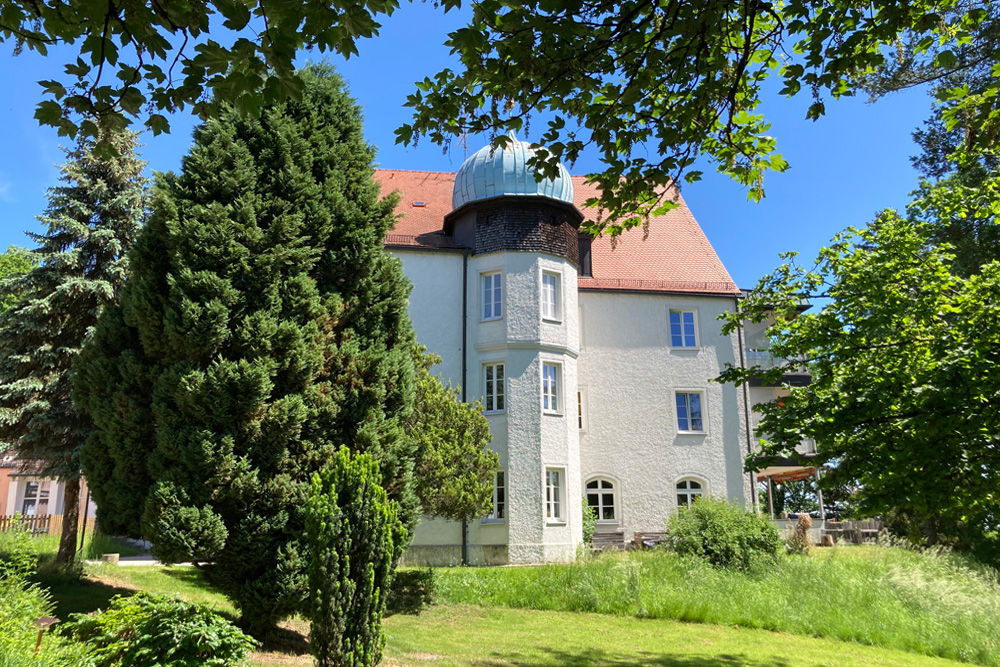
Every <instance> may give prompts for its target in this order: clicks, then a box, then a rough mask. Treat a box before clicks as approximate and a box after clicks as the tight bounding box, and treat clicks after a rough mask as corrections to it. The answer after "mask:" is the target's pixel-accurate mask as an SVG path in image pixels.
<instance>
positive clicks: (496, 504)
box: [483, 470, 507, 523]
mask: <svg viewBox="0 0 1000 667" xmlns="http://www.w3.org/2000/svg"><path fill="white" fill-rule="evenodd" d="M506 516H507V497H506V493H505V492H504V478H503V470H500V471H499V472H497V476H496V477H494V478H493V511H492V512H490V514H489V515H488V516H486V518H484V519H483V522H484V523H491V522H492V523H499V522H502V521H503V520H504V518H506Z"/></svg>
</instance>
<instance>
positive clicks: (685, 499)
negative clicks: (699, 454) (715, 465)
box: [677, 479, 703, 507]
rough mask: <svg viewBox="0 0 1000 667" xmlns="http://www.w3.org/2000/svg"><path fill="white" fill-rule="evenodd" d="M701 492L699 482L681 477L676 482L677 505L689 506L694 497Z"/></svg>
mask: <svg viewBox="0 0 1000 667" xmlns="http://www.w3.org/2000/svg"><path fill="white" fill-rule="evenodd" d="M702 493H703V489H702V485H701V482H699V481H697V480H694V479H682V480H681V481H679V482H677V507H690V506H691V503H693V502H694V501H695V498H700V497H701V495H702Z"/></svg>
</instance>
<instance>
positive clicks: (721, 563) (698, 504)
mask: <svg viewBox="0 0 1000 667" xmlns="http://www.w3.org/2000/svg"><path fill="white" fill-rule="evenodd" d="M667 533H668V536H667V545H668V547H669V548H670V549H672V550H673V551H675V552H677V553H678V554H681V555H689V556H697V557H699V558H704V559H705V560H707V561H708V562H710V563H712V564H713V565H716V566H718V567H725V568H731V569H735V570H743V571H746V570H752V569H755V568H757V567H760V566H766V565H768V564H773V563H775V562H777V560H778V554H779V553H780V552H781V548H782V542H781V536H780V535H779V534H778V528H777V527H776V526H775V525H774V524H773V523H772V522H771V521H768V520H767V519H765V518H764V517H762V516H759V515H758V514H756V513H754V512H753V510H750V509H747V508H745V507H743V506H741V505H736V504H733V503H729V502H728V501H725V500H718V499H715V498H699V499H698V500H696V501H695V502H694V504H692V505H691V506H690V507H682V508H681V509H680V511H678V512H677V514H675V515H673V516H672V517H670V519H669V520H668V521H667Z"/></svg>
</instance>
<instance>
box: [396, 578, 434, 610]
mask: <svg viewBox="0 0 1000 667" xmlns="http://www.w3.org/2000/svg"><path fill="white" fill-rule="evenodd" d="M433 598H434V571H433V570H431V569H426V570H397V571H396V574H395V576H394V577H393V579H392V588H390V589H389V596H388V598H387V599H386V603H385V615H386V616H392V615H394V614H419V613H420V611H421V610H422V609H423V608H424V607H426V606H427V605H429V604H430V603H431V602H432V601H433Z"/></svg>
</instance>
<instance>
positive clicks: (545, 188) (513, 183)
mask: <svg viewBox="0 0 1000 667" xmlns="http://www.w3.org/2000/svg"><path fill="white" fill-rule="evenodd" d="M510 138H511V140H512V142H511V143H509V144H508V145H507V147H506V148H504V149H502V150H501V149H499V148H493V147H492V146H484V147H482V148H480V149H479V151H477V152H476V153H475V154H474V155H472V156H471V157H470V158H469V159H468V160H466V161H465V162H464V163H462V167H461V168H460V169H459V170H458V173H457V174H455V189H454V190H453V191H452V195H451V207H452V210H455V209H458V208H460V207H461V206H463V205H465V204H468V203H469V202H471V201H478V200H481V199H490V198H492V197H504V196H514V197H551V198H552V199H556V200H558V201H562V202H566V203H567V204H572V203H573V181H572V179H570V176H569V171H567V169H566V167H565V166H563V165H562V163H560V164H559V175H558V176H556V177H555V178H554V179H542V180H541V181H536V180H535V170H534V168H532V167H529V166H528V165H527V164H526V163H527V161H528V159H529V158H531V157H532V156H533V155H534V153H535V151H534V150H532V149H531V145H530V144H528V143H526V142H524V141H518V140H517V139H516V138H514V133H513V132H512V133H511V134H510Z"/></svg>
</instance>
